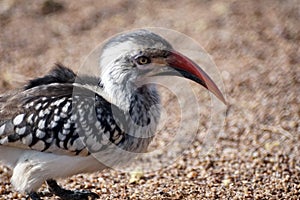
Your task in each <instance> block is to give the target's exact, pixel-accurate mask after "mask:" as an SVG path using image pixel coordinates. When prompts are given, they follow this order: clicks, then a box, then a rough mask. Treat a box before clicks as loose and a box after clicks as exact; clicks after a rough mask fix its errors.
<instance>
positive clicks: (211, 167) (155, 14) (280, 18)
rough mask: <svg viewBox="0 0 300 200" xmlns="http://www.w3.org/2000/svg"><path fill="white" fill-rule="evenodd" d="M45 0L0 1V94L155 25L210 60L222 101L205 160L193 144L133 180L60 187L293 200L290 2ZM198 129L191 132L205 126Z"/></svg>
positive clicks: (296, 137) (295, 19)
mask: <svg viewBox="0 0 300 200" xmlns="http://www.w3.org/2000/svg"><path fill="white" fill-rule="evenodd" d="M49 2H50V1H45V0H43V1H37V0H36V1H33V0H32V1H21V0H2V1H0V27H1V31H0V91H1V92H5V91H7V90H9V89H12V88H15V87H20V86H21V85H22V84H23V83H24V81H26V80H28V79H30V78H32V77H35V76H40V75H42V74H45V73H46V72H47V71H48V70H49V69H50V68H51V67H52V66H53V63H55V62H57V61H59V62H61V63H64V64H65V65H66V66H69V67H71V68H72V69H74V70H76V69H78V68H79V66H80V64H82V62H83V60H84V59H85V57H86V55H87V54H88V53H89V52H90V51H91V50H92V49H93V48H94V47H95V46H96V45H97V44H99V43H100V42H102V41H103V40H104V39H106V38H107V37H109V36H111V35H113V34H116V33H118V32H121V31H125V30H129V29H132V28H140V27H149V26H158V27H166V28H170V29H174V30H177V31H180V32H182V33H185V34H187V35H189V36H190V37H192V38H193V39H195V40H196V41H198V42H199V43H200V44H201V45H202V46H203V47H204V48H205V49H206V50H207V52H208V53H209V54H211V56H212V57H213V59H214V61H215V62H216V64H217V66H218V68H219V70H220V73H221V75H222V78H223V81H224V85H225V90H226V95H227V99H228V102H229V108H228V112H227V117H226V123H225V126H224V128H223V129H222V133H221V134H219V135H218V140H216V143H215V145H214V148H213V150H212V151H211V152H209V153H208V154H206V155H203V153H201V141H200V140H199V139H197V138H196V139H195V141H194V142H193V143H192V144H191V145H190V146H189V147H188V150H187V151H186V152H185V153H184V154H183V156H182V157H180V158H179V159H178V160H177V161H176V162H175V163H173V164H171V165H169V166H168V167H165V168H162V169H160V170H157V171H154V172H150V173H144V174H140V175H141V177H139V178H138V179H137V181H131V180H132V174H130V173H123V172H118V171H115V170H105V171H103V172H100V173H95V174H92V175H78V176H74V177H71V178H69V179H67V180H61V181H60V184H62V185H64V187H66V188H70V189H71V188H72V189H91V190H93V191H94V192H97V193H99V194H100V195H101V199H299V196H300V162H299V161H300V159H299V158H300V157H299V156H300V155H299V154H300V149H299V148H300V147H299V144H300V106H299V105H300V89H299V88H300V66H299V65H300V48H299V45H300V24H299V19H300V2H299V1H298V0H286V1H280V0H273V1H272V0H265V1H235V0H225V1H223V0H214V1H206V0H203V1H197V0H187V1H163V2H162V1H130V0H127V1H121V0H118V1H111V2H110V3H108V1H104V0H99V1H98V0H86V1H83V0H79V1H66V0H65V1H63V0H56V2H57V4H53V2H52V3H51V2H50V3H49ZM201 127H202V129H201V131H200V130H199V134H201V133H203V132H206V131H207V130H208V129H209V124H208V123H206V122H205V121H204V122H203V123H201ZM167 128H168V129H170V130H172V129H174V128H173V127H172V124H170V125H169V127H167ZM200 132H201V133H200ZM10 175H11V171H10V170H9V169H7V168H6V167H0V182H1V187H0V199H21V198H23V199H24V198H25V196H24V195H22V194H18V193H16V192H14V190H13V188H12V187H11V185H10V183H9V176H10ZM42 190H46V188H45V187H44V188H42ZM45 199H56V198H55V197H45Z"/></svg>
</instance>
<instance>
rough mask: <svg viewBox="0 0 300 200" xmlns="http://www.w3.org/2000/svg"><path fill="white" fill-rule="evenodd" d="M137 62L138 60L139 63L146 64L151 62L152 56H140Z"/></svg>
mask: <svg viewBox="0 0 300 200" xmlns="http://www.w3.org/2000/svg"><path fill="white" fill-rule="evenodd" d="M136 62H137V63H138V64H139V65H146V64H149V63H151V60H150V58H149V57H147V56H139V57H138V58H136Z"/></svg>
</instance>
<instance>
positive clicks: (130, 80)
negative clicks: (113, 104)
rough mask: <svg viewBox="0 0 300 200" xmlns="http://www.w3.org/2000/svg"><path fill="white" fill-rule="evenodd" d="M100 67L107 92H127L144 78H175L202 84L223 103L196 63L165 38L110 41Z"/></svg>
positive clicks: (141, 34)
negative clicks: (174, 47)
mask: <svg viewBox="0 0 300 200" xmlns="http://www.w3.org/2000/svg"><path fill="white" fill-rule="evenodd" d="M100 66H101V73H102V75H101V78H102V81H103V84H104V86H105V88H106V90H107V91H109V92H113V91H114V88H118V90H116V91H115V93H119V92H120V91H126V90H128V89H129V90H130V89H132V88H134V86H135V85H136V84H137V82H139V83H140V82H141V81H143V79H145V78H146V77H150V76H170V75H172V76H174V75H175V76H182V77H185V78H187V79H190V80H193V81H195V82H197V83H199V84H201V85H202V86H203V87H205V88H206V89H208V90H209V91H211V92H212V93H213V94H214V95H215V96H216V97H217V98H218V99H220V100H221V101H222V102H223V103H225V99H224V97H223V95H222V93H221V92H220V90H219V89H218V87H217V86H216V84H215V83H214V82H213V81H212V79H211V78H210V77H209V76H208V75H207V74H206V73H205V72H204V71H203V70H202V69H201V68H200V67H199V66H198V65H197V64H196V63H195V62H193V61H192V60H191V59H189V58H188V57H186V56H184V55H183V54H181V53H179V52H178V51H176V50H174V49H173V47H172V46H171V44H170V43H169V42H167V41H166V40H165V39H164V38H162V37H161V36H159V35H157V34H155V33H152V32H150V31H147V30H137V31H133V32H130V33H125V34H120V35H117V36H115V37H113V38H112V39H110V40H109V41H108V42H107V43H106V44H105V45H104V47H103V49H102V53H101V57H100ZM120 89H121V90H120ZM116 96H118V94H116Z"/></svg>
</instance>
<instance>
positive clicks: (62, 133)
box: [0, 30, 225, 200]
mask: <svg viewBox="0 0 300 200" xmlns="http://www.w3.org/2000/svg"><path fill="white" fill-rule="evenodd" d="M99 56H100V63H99V65H100V68H101V74H100V77H87V76H84V77H83V76H82V77H80V76H76V75H75V74H74V73H73V72H72V71H71V70H70V69H67V68H65V67H63V66H61V65H57V66H56V67H55V68H54V69H53V70H52V71H51V72H50V73H49V74H47V75H46V76H44V77H41V78H37V79H33V80H31V81H30V82H29V83H28V84H27V85H26V86H25V87H24V88H22V89H19V90H15V91H11V92H8V93H6V94H3V95H2V96H0V160H1V162H2V163H4V164H5V165H7V166H9V167H10V168H11V169H12V170H13V174H12V177H11V183H12V185H13V186H14V188H15V189H16V190H17V191H19V192H24V193H27V194H28V195H29V196H30V197H31V199H35V200H37V199H40V196H39V194H38V193H37V191H38V189H39V188H40V187H41V185H42V184H43V182H45V181H46V183H47V185H48V187H49V191H50V192H51V193H54V194H55V195H57V196H59V197H60V198H61V199H95V198H98V195H97V194H95V193H92V192H88V191H69V190H65V189H62V188H61V187H59V186H58V185H57V183H56V181H55V180H54V179H57V178H63V177H69V176H72V175H74V174H78V173H91V172H95V171H100V170H103V169H104V168H107V166H110V167H111V166H113V165H115V164H119V163H122V162H126V161H128V160H130V159H131V158H130V157H131V156H129V154H126V152H134V153H139V152H144V151H145V150H146V148H147V146H148V145H149V143H150V141H151V140H152V139H153V136H154V132H155V129H156V125H157V124H158V121H159V116H160V98H159V95H158V93H157V90H156V87H155V85H153V84H146V83H145V84H143V81H144V80H146V79H147V78H148V77H152V76H173V75H178V76H183V77H185V78H188V79H191V80H193V81H195V82H197V83H199V84H200V85H202V86H203V87H205V88H207V89H208V90H209V91H211V92H212V93H213V94H214V95H215V96H217V97H218V98H219V99H220V100H221V101H222V102H224V103H225V99H224V97H223V95H222V94H221V92H220V90H219V89H218V88H217V86H216V85H215V84H214V82H213V81H212V80H211V79H210V78H209V76H208V75H207V74H206V73H205V72H204V71H203V70H202V69H201V68H200V67H199V66H197V64H195V63H194V62H193V61H192V60H190V59H189V58H187V57H186V56H184V55H182V54H181V53H179V52H177V51H176V50H174V49H173V48H172V46H171V45H170V44H169V43H168V42H167V41H166V40H165V39H163V38H162V37H160V36H159V35H157V34H154V33H152V32H149V31H147V30H137V31H133V32H129V33H125V34H120V35H117V36H115V37H113V38H112V39H110V40H109V41H108V42H107V43H106V44H105V45H104V46H103V48H102V51H101V55H99ZM74 91H76V92H74ZM127 155H128V157H127ZM130 155H131V154H130Z"/></svg>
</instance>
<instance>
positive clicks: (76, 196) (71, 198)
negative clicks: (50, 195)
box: [57, 190, 99, 200]
mask: <svg viewBox="0 0 300 200" xmlns="http://www.w3.org/2000/svg"><path fill="white" fill-rule="evenodd" d="M57 196H59V197H60V198H61V199H62V200H95V199H98V198H99V195H98V194H96V193H94V192H90V191H86V190H75V191H70V190H66V193H61V194H59V195H57Z"/></svg>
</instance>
